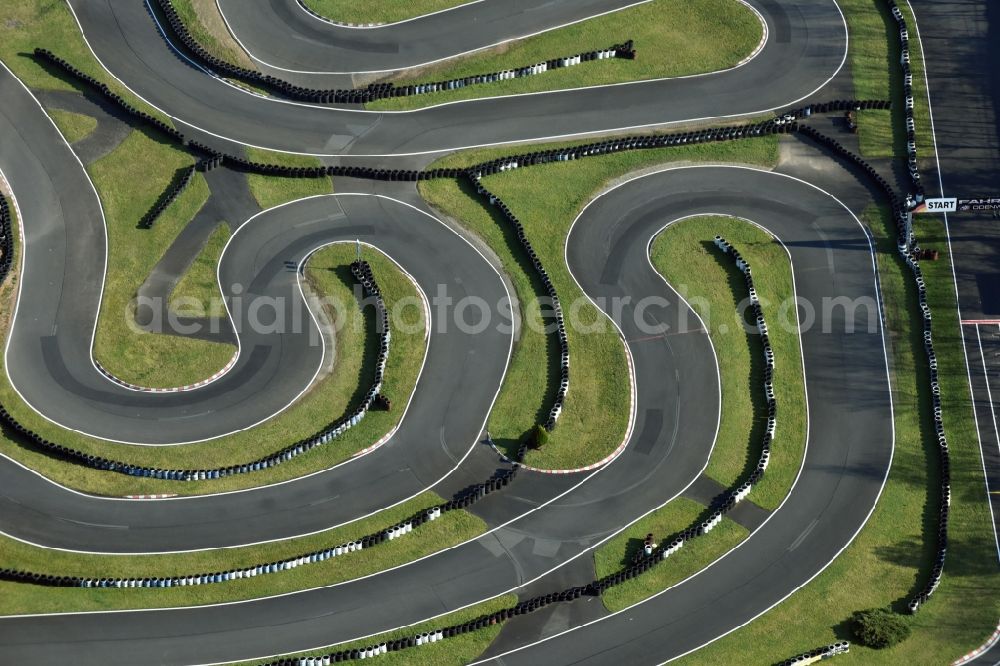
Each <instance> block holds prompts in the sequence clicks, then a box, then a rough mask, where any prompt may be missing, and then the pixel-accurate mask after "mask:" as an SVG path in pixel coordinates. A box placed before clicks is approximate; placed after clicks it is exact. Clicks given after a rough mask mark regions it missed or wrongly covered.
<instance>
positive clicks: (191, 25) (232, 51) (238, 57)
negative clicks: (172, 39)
mask: <svg viewBox="0 0 1000 666" xmlns="http://www.w3.org/2000/svg"><path fill="white" fill-rule="evenodd" d="M170 1H171V2H172V3H173V5H174V9H176V10H177V15H178V16H180V17H181V20H182V21H184V25H186V26H187V29H188V30H189V31H190V32H191V35H192V36H193V37H194V38H195V39H197V40H198V42H199V43H200V44H201V45H202V46H204V47H205V49H206V50H207V51H208V52H209V53H211V54H212V55H214V56H215V57H217V58H222V59H223V60H228V61H229V62H231V63H234V64H237V65H239V66H240V67H247V68H250V69H256V68H257V66H256V64H255V63H254V61H253V60H252V59H251V58H250V56H248V55H247V53H246V51H244V50H243V48H242V47H241V46H240V45H239V44H238V43H237V42H236V40H235V39H233V36H232V35H231V34H230V33H229V28H227V27H226V22H225V21H224V20H223V19H222V14H220V13H219V7H218V5H216V4H215V0H170ZM365 4H367V3H365Z"/></svg>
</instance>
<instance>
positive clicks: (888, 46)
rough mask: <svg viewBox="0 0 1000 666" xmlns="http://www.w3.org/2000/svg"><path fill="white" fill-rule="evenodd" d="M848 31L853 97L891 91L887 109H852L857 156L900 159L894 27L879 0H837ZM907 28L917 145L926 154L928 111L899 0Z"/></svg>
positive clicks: (910, 21) (920, 67)
mask: <svg viewBox="0 0 1000 666" xmlns="http://www.w3.org/2000/svg"><path fill="white" fill-rule="evenodd" d="M837 4H838V5H840V9H841V11H843V13H844V17H845V18H846V19H847V27H848V31H849V33H850V44H849V46H848V60H849V62H850V65H851V75H852V78H853V80H854V94H855V95H857V96H858V99H869V98H872V99H885V98H886V97H887V94H888V92H889V91H893V93H894V94H893V96H892V105H893V108H892V111H888V112H886V111H860V112H858V133H859V139H860V142H861V154H862V155H864V156H866V157H902V158H904V159H905V158H906V123H905V121H904V117H905V106H904V102H903V95H902V90H903V72H902V71H901V69H900V67H899V55H900V51H899V36H898V27H897V25H896V22H895V20H893V18H892V14H891V13H890V12H889V8H888V6H887V5H886V3H885V2H884V0H837ZM899 8H900V10H901V11H902V12H903V16H904V18H905V19H906V23H907V25H908V26H909V31H910V43H911V44H912V46H911V48H910V70H911V71H912V73H913V104H914V115H915V118H916V127H917V129H916V133H917V146H918V148H919V147H924V149H925V150H926V151H927V154H928V155H930V154H932V151H931V148H930V147H931V146H933V145H934V141H933V137H932V135H931V126H930V112H929V109H928V108H927V87H926V84H925V81H924V61H923V54H922V53H921V51H920V48H919V46H918V44H919V41H918V40H917V35H916V28H915V26H916V21H914V18H913V13H912V12H911V11H910V8H909V6H908V5H907V3H906V2H900V3H899Z"/></svg>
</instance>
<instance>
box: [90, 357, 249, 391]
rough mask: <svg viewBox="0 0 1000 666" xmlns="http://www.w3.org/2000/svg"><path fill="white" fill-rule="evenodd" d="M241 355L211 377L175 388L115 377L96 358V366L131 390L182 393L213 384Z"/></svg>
mask: <svg viewBox="0 0 1000 666" xmlns="http://www.w3.org/2000/svg"><path fill="white" fill-rule="evenodd" d="M239 356H240V354H239V352H236V353H235V354H233V357H232V358H230V359H229V362H228V363H226V365H225V366H223V367H222V369H221V370H219V371H218V372H216V373H215V374H214V375H212V376H211V377H208V378H206V379H202V380H201V381H199V382H195V383H194V384H187V385H186V386H176V387H173V388H149V387H148V386H139V385H138V384H130V383H129V382H126V381H124V380H122V379H119V378H118V377H115V376H114V375H113V374H111V372H110V371H109V370H107V369H106V368H105V367H104V366H102V365H101V364H100V363H99V362H98V361H97V359H94V367H96V368H97V369H98V371H100V373H101V374H102V375H104V376H105V377H106V378H108V379H109V380H111V381H112V382H114V383H115V384H117V385H118V386H121V387H122V388H125V389H128V390H129V391H138V392H140V393H181V392H183V391H193V390H195V389H199V388H202V387H203V386H207V385H208V384H211V383H212V382H214V381H217V380H218V379H220V378H221V377H222V376H223V375H225V374H226V373H227V372H229V371H230V370H232V369H233V366H234V365H236V361H237V360H238V359H239Z"/></svg>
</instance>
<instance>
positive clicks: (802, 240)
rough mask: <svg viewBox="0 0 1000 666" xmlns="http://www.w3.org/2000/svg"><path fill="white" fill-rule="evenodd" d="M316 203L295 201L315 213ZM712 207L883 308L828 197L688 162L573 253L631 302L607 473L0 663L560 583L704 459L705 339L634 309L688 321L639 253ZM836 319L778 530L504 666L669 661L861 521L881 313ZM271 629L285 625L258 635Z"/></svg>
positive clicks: (168, 660)
mask: <svg viewBox="0 0 1000 666" xmlns="http://www.w3.org/2000/svg"><path fill="white" fill-rule="evenodd" d="M307 206H308V202H303V203H300V204H294V205H292V206H289V207H288V209H289V210H291V211H296V210H298V211H299V212H301V213H303V214H306V213H307V212H308V208H307ZM703 213H721V214H730V215H736V216H740V217H745V218H748V219H753V220H755V221H757V222H760V223H762V224H764V226H766V227H768V228H769V229H770V230H771V231H773V232H774V233H775V234H776V235H778V236H779V237H781V238H782V239H783V240H784V242H785V244H786V245H787V246H788V248H789V250H790V251H791V254H792V257H793V262H794V274H795V280H796V285H797V290H798V294H799V297H800V298H802V299H805V300H806V301H809V302H812V303H821V302H823V299H824V298H840V297H847V298H851V299H873V300H874V301H875V302H877V297H878V294H877V292H876V286H875V285H876V283H875V275H874V266H873V259H872V254H871V247H870V245H869V243H868V238H867V237H866V235H865V233H864V232H863V230H862V228H861V226H860V225H859V224H858V223H857V220H856V219H855V218H854V217H853V216H852V215H851V214H850V212H849V211H847V210H846V209H845V208H844V207H843V206H842V205H841V204H840V203H839V202H838V201H836V200H835V199H833V198H832V197H831V196H829V195H827V194H825V193H823V192H821V191H820V190H817V189H815V188H813V187H811V186H809V185H807V184H805V183H802V182H800V181H797V180H794V179H791V178H788V177H784V176H779V175H775V174H771V173H767V172H761V171H756V170H751V169H740V168H733V167H703V168H680V169H674V170H669V171H664V172H661V173H658V174H655V175H651V176H648V177H644V178H641V179H638V180H635V181H631V182H629V183H628V184H626V185H624V186H622V187H619V188H617V189H615V190H613V191H611V192H610V193H608V194H606V195H605V196H603V197H601V198H600V199H598V200H597V201H596V202H595V203H594V204H593V205H591V206H590V207H589V208H588V209H587V210H586V211H585V212H584V214H583V215H582V216H581V218H580V220H579V221H578V223H577V225H576V226H575V228H574V230H573V232H572V233H571V235H570V237H569V240H568V246H567V257H568V261H569V265H570V268H571V270H572V271H573V273H574V275H575V276H576V278H577V279H578V280H579V281H580V283H581V285H582V286H583V288H584V290H585V291H586V293H587V294H588V295H589V296H591V297H592V298H595V299H600V298H605V299H609V300H608V302H609V303H611V302H613V301H610V299H613V298H614V297H617V296H630V297H631V298H632V301H631V304H628V303H626V304H625V306H624V307H623V308H622V309H621V313H622V314H621V317H620V318H617V319H616V321H617V323H618V324H619V326H620V327H621V329H622V332H623V334H624V336H625V338H626V340H627V342H628V345H629V349H630V352H631V353H632V355H633V356H634V359H635V367H636V387H637V400H638V402H637V407H636V409H637V415H636V417H637V418H636V428H635V431H634V433H633V435H632V439H631V440H630V442H629V446H628V447H627V448H626V449H625V452H624V453H623V454H622V455H621V456H620V457H619V458H618V459H617V460H616V461H615V462H613V463H612V464H610V465H608V466H607V467H605V468H603V469H602V470H599V471H597V472H594V473H592V474H590V475H589V476H587V477H585V478H583V479H581V480H580V481H579V482H578V483H577V484H576V485H574V486H572V487H571V488H570V489H569V490H568V491H566V492H565V493H564V494H562V495H561V496H559V497H556V498H555V499H553V500H552V501H551V502H549V503H547V504H542V505H540V507H539V508H538V509H537V510H533V511H531V512H529V513H527V514H525V515H521V516H516V515H515V516H513V517H512V518H513V519H512V521H511V522H508V523H507V524H505V525H502V526H501V527H499V528H498V529H496V530H495V531H493V532H491V533H489V534H487V535H485V536H483V537H480V538H479V539H477V540H474V541H472V542H469V543H466V544H463V545H461V546H459V547H456V548H453V549H450V550H447V551H443V552H441V553H438V554H435V555H433V556H430V557H428V558H425V559H423V560H419V561H417V562H414V563H411V564H409V565H406V566H404V567H401V568H398V569H394V570H390V571H387V572H384V573H381V574H377V575H374V576H370V577H367V578H364V579H360V580H356V581H351V582H348V583H345V584H343V585H338V586H335V587H332V588H321V589H316V590H309V591H305V592H301V593H296V594H292V595H287V596H283V597H276V598H270V599H262V600H257V601H250V602H245V603H239V604H233V605H227V606H225V607H224V608H220V607H204V608H192V609H177V610H165V611H143V612H122V613H116V614H115V616H114V622H108V618H107V617H105V616H104V615H102V614H79V615H70V616H48V617H24V618H7V619H2V620H0V646H2V647H0V658H2V660H4V661H11V662H13V663H17V662H19V661H21V660H25V659H27V658H29V657H30V658H31V659H33V660H42V661H45V660H53V661H55V660H59V659H68V658H72V659H74V660H75V662H76V663H81V664H82V663H100V664H131V663H135V661H136V660H137V659H139V658H140V657H141V656H145V655H150V654H155V655H157V661H158V663H163V664H186V663H210V662H216V661H223V660H234V659H245V658H251V657H259V656H265V655H269V654H274V653H275V652H290V651H296V650H301V649H307V648H310V647H314V646H320V645H324V644H329V643H331V642H335V641H343V640H347V639H351V638H355V637H357V636H360V635H364V634H370V633H372V632H376V631H381V630H385V629H390V628H394V627H396V626H399V625H402V624H408V623H412V622H415V621H418V620H422V619H424V618H426V617H429V616H433V615H437V614H440V613H442V612H446V611H448V610H454V609H456V608H459V607H461V606H463V605H466V604H469V603H473V602H475V601H478V600H480V599H483V598H486V597H489V596H492V595H495V594H499V593H502V592H505V591H507V590H509V589H514V588H517V587H519V586H522V585H524V584H526V583H528V582H531V581H534V580H536V579H538V578H540V577H541V578H542V582H541V583H539V584H544V583H545V582H546V581H549V580H551V579H558V578H559V577H560V574H559V573H551V572H552V571H553V570H554V569H556V568H559V567H561V566H563V565H565V564H566V563H567V562H568V561H570V560H571V559H573V558H574V557H576V556H584V557H586V556H587V555H586V553H587V552H588V551H589V550H590V549H591V548H593V547H594V546H596V545H598V544H599V543H601V542H602V541H604V540H605V539H606V538H607V537H609V536H610V535H612V534H614V533H615V532H617V531H618V530H619V529H620V528H621V525H622V523H623V522H625V521H626V520H630V519H634V518H637V517H638V516H640V515H642V514H644V513H646V512H648V511H650V510H652V509H654V508H656V507H658V506H661V505H662V504H663V503H665V502H667V501H669V500H670V499H671V498H672V497H674V496H675V495H676V494H677V493H678V492H680V491H681V490H682V489H683V488H684V487H685V486H686V485H687V484H688V483H690V482H691V481H692V480H693V479H694V478H695V477H696V476H697V475H698V474H699V473H700V471H701V470H702V469H703V468H704V465H705V464H706V462H707V459H708V456H709V454H710V451H711V448H712V443H713V441H714V436H715V432H716V429H717V423H718V404H719V403H718V390H719V386H718V379H717V374H716V369H715V367H714V363H713V353H712V350H711V344H710V342H709V339H708V335H707V333H706V332H705V331H704V330H703V329H702V328H700V327H699V326H694V327H690V328H677V329H674V331H673V334H669V335H664V336H661V337H659V338H656V339H652V340H651V339H649V338H648V336H645V335H643V336H640V335H639V334H640V333H643V332H644V329H643V328H642V327H639V326H638V325H637V322H639V321H642V319H637V318H636V317H637V312H636V305H635V304H637V303H640V302H643V301H644V299H646V300H645V302H649V300H648V299H650V298H658V299H660V300H658V301H657V303H658V305H656V306H654V307H652V308H647V309H646V312H645V313H644V314H643V313H641V312H640V313H638V316H639V317H647V318H648V317H653V318H654V319H655V321H659V322H664V323H668V324H669V323H670V322H684V321H687V322H696V321H697V317H695V316H694V315H693V313H691V312H689V311H688V310H687V306H686V305H685V304H684V303H683V302H679V299H678V298H677V296H676V294H675V293H674V292H673V291H672V290H671V289H670V288H669V287H668V286H667V285H666V284H665V283H664V282H663V280H662V279H661V278H660V276H659V275H658V274H657V273H656V272H655V271H654V270H653V269H652V268H651V266H650V265H649V262H648V261H647V248H648V245H649V243H650V241H651V238H652V237H653V236H654V235H655V234H656V233H657V232H658V231H659V229H661V228H662V227H663V226H664V225H665V224H667V223H669V222H670V221H672V220H674V219H677V218H679V217H684V216H687V215H693V214H703ZM307 218H308V215H305V218H300V219H307ZM598 302H599V303H601V302H602V301H601V300H598ZM609 307H610V305H609ZM646 321H647V322H648V321H649V319H646ZM776 324H778V323H777V322H776V323H775V324H772V325H776ZM843 324H844V322H843V321H842V319H840V318H838V316H837V315H836V314H834V316H833V318H832V319H831V326H830V327H829V330H828V331H827V330H826V329H824V328H820V329H810V330H807V331H806V332H805V334H804V335H803V358H804V367H805V371H806V379H807V383H808V393H809V395H808V405H809V410H810V435H809V444H808V453H807V456H806V459H805V462H804V467H803V471H802V476H801V478H800V479H799V481H798V483H797V484H796V486H795V489H794V490H793V492H792V494H791V496H790V497H789V499H788V500H787V501H786V502H785V504H784V505H783V506H782V508H781V509H779V510H778V511H777V512H775V514H774V515H773V516H772V519H771V520H769V521H767V522H766V523H765V524H764V525H763V526H762V527H761V528H760V529H759V530H758V531H757V532H755V533H754V534H753V535H752V536H751V537H750V538H749V539H748V540H747V541H746V542H745V543H744V544H743V545H742V546H741V547H739V548H738V549H736V550H735V551H732V552H731V553H729V554H728V555H727V556H726V557H725V558H723V559H721V560H720V561H718V562H717V563H716V564H715V565H713V566H712V567H710V568H709V569H708V570H707V571H705V572H703V573H702V574H700V575H698V576H696V577H694V578H693V579H690V580H689V581H687V582H685V583H684V584H682V585H680V586H677V587H675V588H673V589H671V590H670V591H668V592H667V593H665V594H662V595H660V596H658V597H656V598H655V599H654V600H652V601H649V602H646V603H644V604H642V605H640V606H638V607H637V608H635V609H633V610H630V611H627V612H625V613H621V614H618V615H615V616H612V617H611V618H610V619H605V620H602V621H599V622H597V623H595V624H591V625H589V626H588V627H587V630H586V632H583V633H579V634H577V633H575V632H571V633H569V634H566V635H564V636H562V637H559V638H555V639H553V640H549V641H546V642H543V643H541V644H538V645H533V646H529V647H527V648H525V649H523V650H519V651H517V652H514V653H512V654H508V655H506V656H504V657H503V661H504V663H510V662H513V661H518V662H523V663H541V662H542V661H543V660H548V661H552V662H553V663H557V664H561V663H574V662H576V661H578V660H587V659H589V660H591V661H593V662H594V663H606V660H607V659H608V658H609V653H608V651H607V650H613V651H614V652H613V653H614V654H615V655H627V656H628V657H630V658H632V659H634V660H637V661H638V662H641V663H646V662H649V661H654V660H655V661H659V660H662V659H666V658H669V657H671V656H675V655H677V654H680V653H682V652H685V651H687V650H689V649H693V648H695V647H697V646H698V645H700V644H701V643H703V642H705V641H706V640H710V639H712V638H715V637H717V636H718V635H720V634H722V633H724V632H726V631H729V630H730V629H732V628H733V627H735V626H739V625H740V624H742V623H744V622H746V621H748V620H749V619H751V618H752V617H754V616H755V615H756V614H759V613H761V612H763V611H764V610H766V608H768V607H769V606H770V605H771V604H773V603H775V602H777V601H778V600H779V599H781V598H783V597H784V596H785V595H787V594H789V593H790V592H791V591H793V590H794V589H796V588H797V587H799V586H800V585H802V584H803V583H805V582H806V581H807V580H808V579H809V578H811V577H812V576H813V575H815V573H816V572H817V571H819V570H820V569H822V568H823V567H825V566H826V564H827V563H828V562H829V561H831V559H832V558H833V557H835V556H836V555H837V554H838V553H839V552H840V550H842V549H843V548H844V547H845V546H846V545H847V544H848V543H849V542H850V541H851V539H852V538H853V537H854V535H855V534H856V533H857V531H858V530H859V529H860V527H861V526H862V525H863V523H864V522H865V520H866V519H867V517H868V515H869V513H870V511H871V508H872V507H873V506H874V503H875V501H876V500H877V498H878V496H879V493H880V492H881V488H882V483H883V481H884V478H885V475H886V472H887V470H888V466H889V463H890V461H891V455H892V444H893V433H892V430H891V423H892V411H891V400H890V395H889V390H888V379H887V374H886V361H885V355H884V354H885V352H884V347H883V340H882V334H881V321H880V319H879V315H878V312H877V310H876V311H875V312H868V313H867V316H862V315H860V314H859V317H858V318H856V320H855V324H856V326H857V327H858V328H859V329H860V331H861V332H858V331H855V332H854V333H850V334H848V333H846V332H845V328H844V326H843ZM777 362H779V363H780V362H781V360H780V359H778V361H777ZM706 406H708V407H706ZM539 481H540V479H539V477H536V476H531V475H528V476H524V475H522V476H520V477H519V479H518V482H517V484H523V485H520V489H518V488H519V486H518V485H517V484H515V486H512V489H513V490H514V492H516V493H517V494H518V495H522V494H530V490H531V488H532V487H533V486H532V484H534V483H538V482H539ZM541 481H542V482H544V483H546V484H548V483H550V480H549V479H548V478H546V479H542V480H541ZM219 529H220V530H225V529H227V526H226V525H221V526H220V527H219ZM707 538H711V537H707ZM664 566H669V562H668V563H666V564H665V565H664ZM586 582H587V581H573V583H574V584H584V583H586ZM551 584H552V585H553V587H555V586H556V585H558V582H557V580H552V583H551ZM358 599H363V600H364V603H361V604H359V603H358V602H357V600H358ZM272 626H281V631H280V632H271V631H267V630H264V631H261V629H264V628H265V627H272Z"/></svg>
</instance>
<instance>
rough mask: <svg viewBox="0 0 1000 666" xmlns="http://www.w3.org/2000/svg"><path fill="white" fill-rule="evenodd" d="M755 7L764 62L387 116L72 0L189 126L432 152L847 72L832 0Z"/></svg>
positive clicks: (371, 150)
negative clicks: (238, 74) (321, 102)
mask: <svg viewBox="0 0 1000 666" xmlns="http://www.w3.org/2000/svg"><path fill="white" fill-rule="evenodd" d="M751 4H752V5H753V6H754V8H755V9H757V10H758V11H759V12H760V13H761V15H763V16H764V17H765V19H766V22H767V26H768V34H769V38H768V41H767V44H766V45H765V46H764V48H763V49H762V50H761V52H760V53H759V54H758V55H757V57H756V58H754V59H753V60H751V61H750V62H748V63H747V64H745V65H743V66H742V67H738V68H736V69H732V70H727V71H724V72H719V73H716V74H708V75H705V76H696V77H689V78H678V79H661V80H654V81H642V82H636V83H629V84H622V85H614V86H603V87H598V88H580V89H576V90H565V91H558V92H552V93H542V94H532V95H516V96H508V97H499V98H492V99H481V100H470V101H464V102H456V103H454V104H444V105H440V106H436V107H431V108H427V109H421V110H417V111H408V112H399V113H384V112H370V111H360V110H348V109H337V108H328V107H316V106H309V105H302V104H295V103H289V102H284V101H280V100H274V99H263V98H261V97H259V96H256V95H253V94H250V93H247V92H245V91H243V90H241V89H239V88H236V87H234V86H231V85H228V84H226V83H223V82H222V81H220V80H218V79H215V78H212V77H210V76H206V75H205V73H204V72H203V71H202V70H200V69H198V68H195V67H194V66H192V64H191V63H190V62H188V61H186V60H184V59H182V58H181V57H179V56H178V55H177V54H176V52H175V51H173V50H172V49H171V47H170V46H168V44H167V43H166V42H165V41H164V39H163V37H162V36H161V35H160V33H159V31H158V30H157V27H156V25H155V24H154V22H153V21H152V20H151V19H150V16H149V14H148V13H147V8H146V6H145V5H144V4H142V3H139V2H133V1H132V0H95V1H92V2H91V1H88V2H83V1H81V0H70V6H71V7H72V8H73V9H74V11H75V13H76V15H77V17H78V19H79V21H80V25H81V26H82V28H83V31H84V35H85V36H86V38H87V40H88V41H89V43H90V46H91V48H92V49H93V50H94V52H95V53H96V54H97V57H98V58H99V59H100V60H101V62H102V63H103V64H104V66H105V67H106V68H107V69H108V70H109V71H110V72H111V73H112V74H114V75H115V76H116V77H117V78H119V79H120V80H122V81H123V82H124V83H125V84H126V85H127V86H129V87H130V88H131V89H132V90H133V91H135V92H136V94H138V95H139V96H141V97H142V98H144V99H145V100H147V101H148V102H149V103H150V104H152V105H153V106H156V107H158V108H160V109H164V110H165V112H166V113H168V115H170V116H171V117H173V118H175V119H176V120H177V121H178V122H179V123H181V127H180V129H181V130H182V131H184V132H185V133H192V131H193V130H201V131H202V132H204V133H205V134H206V135H209V136H210V137H214V140H215V141H218V140H219V139H225V140H229V141H233V142H236V143H242V144H248V145H253V146H259V147H265V148H273V149H275V150H284V151H289V152H299V153H309V154H318V155H355V156H361V155H374V156H379V155H381V156H386V155H396V156H400V155H413V154H423V153H431V152H440V151H446V150H453V149H458V148H466V147H471V146H482V145H491V144H498V143H510V142H515V141H525V140H530V139H543V138H556V137H565V136H571V135H580V134H587V133H596V132H601V131H608V130H613V129H624V128H629V127H641V126H651V125H663V124H666V123H671V122H679V121H682V120H692V119H696V118H708V117H716V116H719V115H721V114H723V113H724V114H725V115H727V116H737V115H745V114H750V113H759V112H764V111H767V110H771V109H777V108H780V107H784V106H788V105H790V104H791V103H793V102H795V101H797V100H800V99H802V98H804V97H806V96H808V95H810V94H811V93H813V92H814V91H816V90H818V89H819V88H820V87H822V86H823V85H824V84H825V83H826V82H827V81H829V80H830V79H831V78H832V77H833V76H834V75H835V74H836V72H838V71H839V70H840V68H841V66H842V65H843V63H844V60H845V56H846V52H847V51H846V49H847V29H846V25H845V23H844V19H843V16H842V15H841V13H840V10H839V9H838V7H837V5H836V3H835V2H833V0H821V1H819V2H817V0H791V1H789V2H782V3H777V2H772V1H771V0H764V1H760V0H753V1H752V2H751ZM448 14H454V12H449V13H448ZM446 16H447V14H446ZM263 128H266V130H264V129H263Z"/></svg>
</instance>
